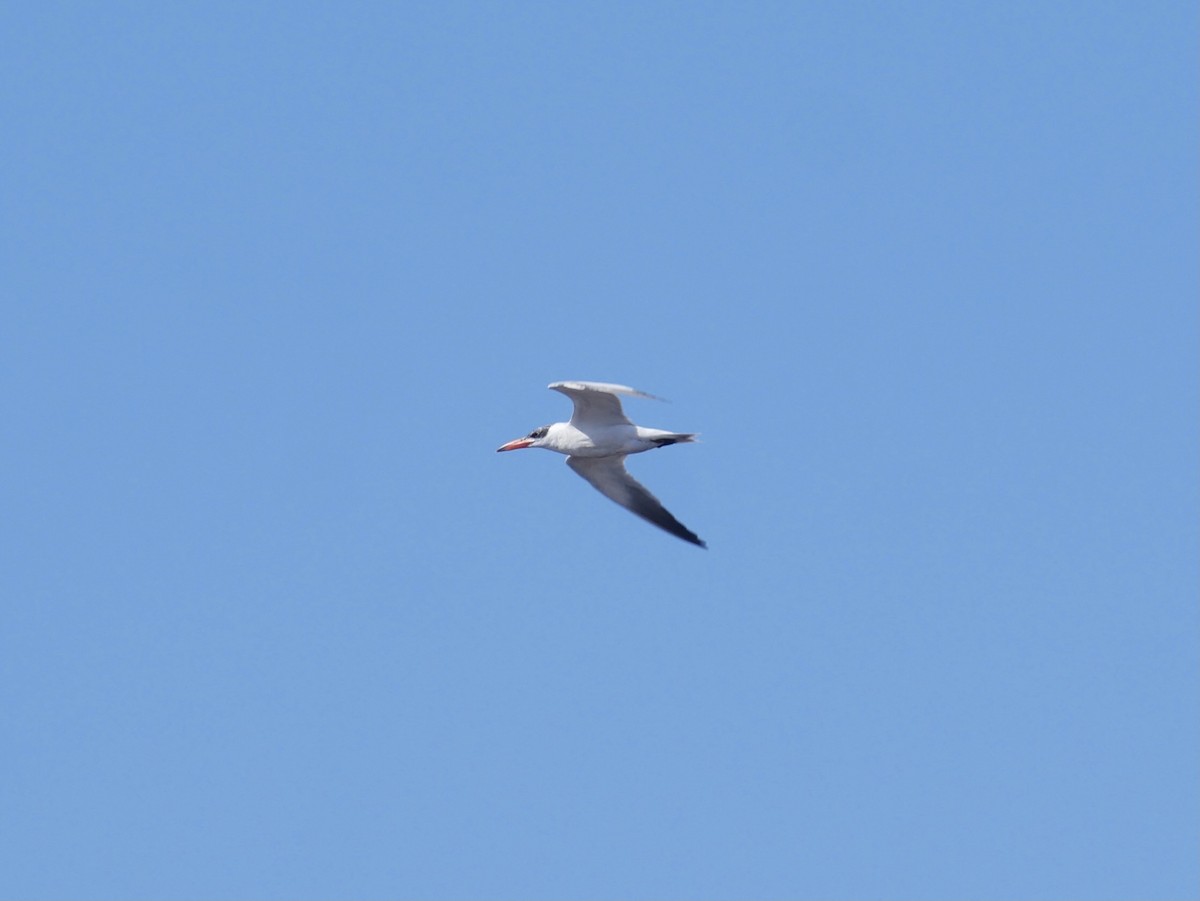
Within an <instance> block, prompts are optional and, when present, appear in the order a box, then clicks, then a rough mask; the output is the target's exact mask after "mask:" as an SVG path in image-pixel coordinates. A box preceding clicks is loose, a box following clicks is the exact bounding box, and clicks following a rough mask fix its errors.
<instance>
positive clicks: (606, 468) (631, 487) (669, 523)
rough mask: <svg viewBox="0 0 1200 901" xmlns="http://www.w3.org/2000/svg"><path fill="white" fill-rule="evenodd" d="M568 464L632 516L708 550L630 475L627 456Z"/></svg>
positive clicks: (569, 460)
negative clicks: (626, 462)
mask: <svg viewBox="0 0 1200 901" xmlns="http://www.w3.org/2000/svg"><path fill="white" fill-rule="evenodd" d="M567 465H568V466H570V467H571V469H573V470H575V472H577V473H579V474H580V475H581V476H583V477H584V478H585V479H587V480H588V481H589V482H590V483H591V484H592V487H593V488H595V489H597V490H598V491H599V492H600V493H601V494H603V495H604V496H605V497H607V498H609V499H610V500H614V501H616V502H617V503H618V504H620V505H621V506H622V507H624V508H625V509H626V510H629V511H630V512H631V513H636V514H637V515H638V516H640V517H642V519H644V520H646V521H647V522H652V523H654V525H656V526H658V527H659V528H660V529H664V530H665V531H667V532H670V533H671V534H672V535H674V536H675V537H677V538H682V539H683V540H684V541H690V542H691V543H692V544H697V545H699V546H700V547H707V545H706V544H705V543H704V542H703V541H701V540H700V538H699V537H697V535H696V533H695V532H693V531H692V530H691V529H689V528H688V527H687V526H685V525H684V524H683V523H681V522H680V521H679V520H677V519H676V518H675V517H674V516H672V515H671V514H670V513H669V512H668V511H667V508H666V507H664V506H663V505H662V502H661V501H659V499H658V498H656V497H655V496H654V495H653V494H651V493H650V492H649V491H648V490H646V487H645V486H644V485H642V483H641V482H639V481H637V479H635V478H634V477H633V476H631V475H630V474H629V472H628V470H626V469H625V457H624V456H611V457H567Z"/></svg>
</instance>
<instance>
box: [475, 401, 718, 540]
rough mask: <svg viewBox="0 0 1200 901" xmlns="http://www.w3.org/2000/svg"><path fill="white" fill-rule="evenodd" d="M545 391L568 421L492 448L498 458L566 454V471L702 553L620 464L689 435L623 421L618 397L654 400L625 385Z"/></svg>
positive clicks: (689, 439)
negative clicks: (565, 403) (566, 401)
mask: <svg viewBox="0 0 1200 901" xmlns="http://www.w3.org/2000/svg"><path fill="white" fill-rule="evenodd" d="M548 387H549V388H550V389H551V390H553V391H560V392H562V393H563V394H565V395H566V396H567V397H569V398H571V400H572V402H573V403H574V404H575V410H574V412H573V413H572V414H571V421H570V422H556V423H553V424H552V425H544V426H542V427H540V428H536V429H534V430H533V431H532V432H530V433H529V434H528V435H526V436H525V437H523V438H516V439H514V440H512V441H509V442H508V443H507V444H504V445H502V446H500V447H498V448H496V450H497V452H499V451H512V450H521V449H522V448H525V447H544V448H545V449H546V450H552V451H555V452H557V453H560V454H566V457H567V465H568V466H570V467H571V469H572V470H574V471H575V472H577V473H579V475H581V476H583V477H584V478H585V479H587V480H588V481H589V482H591V484H592V487H594V488H596V489H598V490H599V491H600V493H601V494H603V495H604V496H605V497H608V498H610V499H612V500H614V501H616V502H617V503H618V504H620V505H621V506H622V507H624V508H625V509H627V510H629V511H631V512H633V513H636V514H637V515H638V516H640V517H642V519H645V520H648V521H649V522H652V523H654V525H656V526H658V527H659V528H660V529H665V530H666V531H668V532H670V533H671V534H672V535H675V536H676V537H678V538H682V539H683V540H684V541H690V542H691V543H692V544H696V545H699V546H700V547H707V546H708V545H706V544H705V543H704V542H703V541H701V540H700V539H699V538H698V537H697V536H696V533H695V532H693V531H692V530H691V529H689V528H688V527H687V526H685V525H684V524H683V523H681V522H680V521H679V520H677V519H676V518H675V517H674V516H672V515H671V514H670V513H668V512H667V509H666V507H664V506H663V505H662V504H661V503H660V502H659V500H658V498H656V497H655V496H654V495H653V494H651V493H650V492H649V491H647V490H646V488H645V487H644V486H643V485H642V484H641V483H639V482H638V481H637V480H636V479H634V478H633V476H631V475H630V474H629V473H628V472H626V470H625V458H626V457H627V456H629V455H630V454H640V453H641V452H642V451H648V450H653V449H654V448H656V447H666V446H667V445H668V444H687V443H690V442H692V441H695V440H696V436H695V435H694V434H687V433H680V432H664V431H663V430H662V429H647V428H643V427H642V426H640V425H634V424H633V423H632V422H630V421H629V420H628V419H627V418H626V416H625V412H624V411H623V410H622V409H621V400H620V398H619V397H617V395H618V394H624V395H626V396H629V397H648V398H651V399H653V400H659V398H656V397H654V395H653V394H646V393H645V392H644V391H636V390H634V389H633V388H627V387H626V386H625V385H609V384H606V383H604V382H554V383H553V384H552V385H549V386H548Z"/></svg>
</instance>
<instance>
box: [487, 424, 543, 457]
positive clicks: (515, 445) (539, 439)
mask: <svg viewBox="0 0 1200 901" xmlns="http://www.w3.org/2000/svg"><path fill="white" fill-rule="evenodd" d="M549 431H550V426H548V425H544V426H541V427H539V428H536V429H534V430H533V431H532V432H530V433H529V434H528V435H526V436H525V437H524V438H514V439H513V440H512V441H509V442H508V443H507V444H502V445H500V446H499V447H498V448H496V453H499V452H500V451H510V450H521V449H522V448H525V447H541V446H542V444H543V441H544V439H545V437H546V433H547V432H549Z"/></svg>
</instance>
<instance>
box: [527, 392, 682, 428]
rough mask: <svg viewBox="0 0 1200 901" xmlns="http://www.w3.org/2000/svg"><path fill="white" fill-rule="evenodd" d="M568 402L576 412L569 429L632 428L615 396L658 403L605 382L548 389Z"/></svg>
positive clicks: (618, 399) (573, 413) (644, 395)
mask: <svg viewBox="0 0 1200 901" xmlns="http://www.w3.org/2000/svg"><path fill="white" fill-rule="evenodd" d="M547 387H548V388H550V390H552V391H559V392H561V393H562V394H565V395H566V396H567V397H569V398H571V401H572V402H573V403H574V404H575V409H574V411H573V412H572V413H571V425H573V426H577V427H579V428H583V427H584V426H608V425H633V423H631V422H630V421H629V420H628V419H627V418H626V416H625V411H624V410H622V409H621V399H620V398H619V397H618V396H617V395H620V394H624V395H626V396H627V397H648V398H650V399H651V400H658V399H659V398H657V397H655V396H654V395H653V394H647V393H646V392H645V391H638V390H636V389H635V388H629V387H627V386H625V385H610V384H608V383H606V382H554V383H553V384H551V385H548V386H547Z"/></svg>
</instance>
